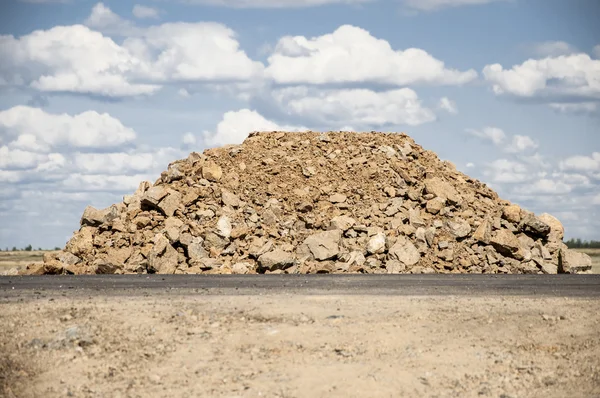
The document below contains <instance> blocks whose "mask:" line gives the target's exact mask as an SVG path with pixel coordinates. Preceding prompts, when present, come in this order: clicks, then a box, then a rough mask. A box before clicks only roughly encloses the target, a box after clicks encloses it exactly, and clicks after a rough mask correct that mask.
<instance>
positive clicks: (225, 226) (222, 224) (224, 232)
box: [216, 215, 233, 238]
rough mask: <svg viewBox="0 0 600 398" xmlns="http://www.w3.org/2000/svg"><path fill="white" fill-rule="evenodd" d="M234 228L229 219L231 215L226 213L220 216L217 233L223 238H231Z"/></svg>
mask: <svg viewBox="0 0 600 398" xmlns="http://www.w3.org/2000/svg"><path fill="white" fill-rule="evenodd" d="M232 230H233V227H232V226H231V221H230V220H229V217H227V216H225V215H223V216H221V217H219V220H218V221H217V229H216V233H217V235H219V236H220V237H222V238H229V237H230V236H231V231H232Z"/></svg>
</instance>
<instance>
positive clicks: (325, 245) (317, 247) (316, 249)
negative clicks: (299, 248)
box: [302, 229, 342, 261]
mask: <svg viewBox="0 0 600 398" xmlns="http://www.w3.org/2000/svg"><path fill="white" fill-rule="evenodd" d="M341 238H342V231H341V230H339V229H334V230H330V231H324V232H318V233H316V234H314V235H310V236H309V237H308V238H306V239H305V240H304V242H303V244H302V245H303V246H306V247H307V248H308V250H309V251H310V253H311V254H312V256H313V257H314V258H315V259H316V260H319V261H323V260H329V259H332V258H335V257H336V256H337V255H338V253H339V252H340V246H339V245H340V240H341Z"/></svg>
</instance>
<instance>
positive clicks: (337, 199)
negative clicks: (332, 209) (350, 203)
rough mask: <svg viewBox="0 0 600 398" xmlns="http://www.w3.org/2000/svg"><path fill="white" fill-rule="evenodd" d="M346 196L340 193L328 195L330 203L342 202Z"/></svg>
mask: <svg viewBox="0 0 600 398" xmlns="http://www.w3.org/2000/svg"><path fill="white" fill-rule="evenodd" d="M346 199H347V197H346V195H343V194H341V193H334V194H333V195H331V196H330V197H329V201H330V202H331V203H344V202H345V201H346Z"/></svg>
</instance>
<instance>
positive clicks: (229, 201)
mask: <svg viewBox="0 0 600 398" xmlns="http://www.w3.org/2000/svg"><path fill="white" fill-rule="evenodd" d="M221 201H222V202H223V204H224V205H225V206H230V207H234V208H236V207H239V205H240V199H239V198H238V196H237V195H235V194H234V193H232V192H230V191H228V190H226V189H223V190H222V191H221Z"/></svg>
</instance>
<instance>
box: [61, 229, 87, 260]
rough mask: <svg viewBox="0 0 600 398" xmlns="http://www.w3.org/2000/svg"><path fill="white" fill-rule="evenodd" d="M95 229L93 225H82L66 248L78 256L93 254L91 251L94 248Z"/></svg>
mask: <svg viewBox="0 0 600 398" xmlns="http://www.w3.org/2000/svg"><path fill="white" fill-rule="evenodd" d="M93 231H94V228H92V227H82V228H81V229H80V230H79V232H76V233H75V235H73V237H72V238H71V240H70V241H69V242H68V243H67V245H66V247H65V250H66V251H68V252H69V253H71V254H74V255H76V256H78V257H84V256H86V255H88V254H91V251H92V250H93V248H94V236H93V235H92V234H93Z"/></svg>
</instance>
